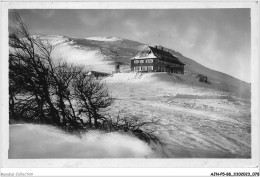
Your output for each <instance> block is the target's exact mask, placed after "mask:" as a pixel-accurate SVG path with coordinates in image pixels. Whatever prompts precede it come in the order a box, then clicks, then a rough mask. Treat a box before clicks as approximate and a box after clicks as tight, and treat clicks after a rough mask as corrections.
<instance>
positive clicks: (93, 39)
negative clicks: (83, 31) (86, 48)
mask: <svg viewBox="0 0 260 177" xmlns="http://www.w3.org/2000/svg"><path fill="white" fill-rule="evenodd" d="M86 39H88V40H92V41H111V42H114V41H121V40H122V39H120V38H118V37H114V36H105V37H89V38H86Z"/></svg>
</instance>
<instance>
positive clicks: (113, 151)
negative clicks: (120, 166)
mask: <svg viewBox="0 0 260 177" xmlns="http://www.w3.org/2000/svg"><path fill="white" fill-rule="evenodd" d="M9 142H10V144H9V158H11V159H13V158H16V159H29V158H30V159H35V158H144V157H147V156H148V155H149V154H151V153H152V150H151V148H150V147H149V146H148V145H147V144H146V143H144V142H143V141H141V140H139V139H137V138H135V137H132V136H130V135H126V134H120V133H117V132H113V133H102V132H99V131H94V130H93V131H89V132H87V133H85V134H83V135H82V138H79V137H77V136H75V135H71V134H66V133H64V132H63V131H61V130H59V129H57V128H55V127H53V126H47V125H35V124H14V125H10V141H9Z"/></svg>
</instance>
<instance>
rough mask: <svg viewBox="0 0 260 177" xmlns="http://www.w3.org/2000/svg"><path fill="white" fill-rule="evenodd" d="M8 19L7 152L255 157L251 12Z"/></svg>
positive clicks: (84, 12)
mask: <svg viewBox="0 0 260 177" xmlns="http://www.w3.org/2000/svg"><path fill="white" fill-rule="evenodd" d="M8 20H9V21H8V32H9V133H10V134H9V138H10V139H9V151H8V157H9V158H10V159H50V158H242V159H244V158H251V66H250V64H251V62H250V59H251V23H250V9H249V8H233V9H228V8H227V9H9V12H8Z"/></svg>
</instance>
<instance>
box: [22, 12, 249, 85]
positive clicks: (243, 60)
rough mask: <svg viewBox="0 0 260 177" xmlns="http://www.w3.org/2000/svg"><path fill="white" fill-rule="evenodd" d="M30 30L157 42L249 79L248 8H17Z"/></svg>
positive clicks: (208, 65) (210, 65)
mask: <svg viewBox="0 0 260 177" xmlns="http://www.w3.org/2000/svg"><path fill="white" fill-rule="evenodd" d="M18 12H19V13H20V15H21V16H22V18H23V20H24V21H25V23H26V25H27V26H28V28H29V30H30V32H31V33H35V34H38V33H40V34H59V35H65V36H70V37H79V38H87V37H94V36H117V37H121V38H125V39H130V40H135V41H138V42H142V43H146V44H159V45H162V46H165V47H168V48H171V49H173V50H175V51H178V52H180V53H182V54H183V55H184V56H186V57H189V58H192V59H193V60H195V61H197V62H199V63H201V64H203V65H204V66H207V67H209V68H211V69H215V70H218V71H221V72H224V73H227V74H230V75H232V76H234V77H236V78H239V79H241V80H244V81H247V82H251V81H250V57H251V56H250V55H251V54H250V53H251V42H250V41H251V39H250V35H251V30H250V9H196V10H191V9H178V10H176V9H167V10H98V9H91V10H90V9H87V10H39V9H37V10H19V11H18Z"/></svg>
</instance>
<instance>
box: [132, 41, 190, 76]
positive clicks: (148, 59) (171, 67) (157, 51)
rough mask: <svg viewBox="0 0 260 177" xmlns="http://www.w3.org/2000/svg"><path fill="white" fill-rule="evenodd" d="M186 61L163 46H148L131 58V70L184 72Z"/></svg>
mask: <svg viewBox="0 0 260 177" xmlns="http://www.w3.org/2000/svg"><path fill="white" fill-rule="evenodd" d="M184 65H185V64H184V63H182V62H180V61H179V59H178V58H177V57H175V56H173V55H172V54H171V53H170V52H168V51H166V50H164V49H163V47H158V46H155V47H152V46H148V47H147V48H146V49H144V50H143V51H141V52H140V53H139V54H137V55H136V56H135V57H133V58H131V71H136V72H169V73H178V74H184Z"/></svg>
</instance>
